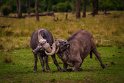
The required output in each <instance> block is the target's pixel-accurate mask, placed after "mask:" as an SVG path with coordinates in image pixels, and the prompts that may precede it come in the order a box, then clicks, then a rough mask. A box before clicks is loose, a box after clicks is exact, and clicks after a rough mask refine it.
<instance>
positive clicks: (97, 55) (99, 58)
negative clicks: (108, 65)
mask: <svg viewBox="0 0 124 83" xmlns="http://www.w3.org/2000/svg"><path fill="white" fill-rule="evenodd" d="M92 52H93V53H94V54H95V55H96V57H97V59H98V60H99V62H100V64H101V67H102V68H103V69H104V68H105V65H104V64H103V62H102V60H101V57H100V54H99V53H98V52H97V50H96V49H93V51H92Z"/></svg>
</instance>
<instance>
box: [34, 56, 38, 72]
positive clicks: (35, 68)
mask: <svg viewBox="0 0 124 83" xmlns="http://www.w3.org/2000/svg"><path fill="white" fill-rule="evenodd" d="M37 60H38V58H37V54H34V72H37Z"/></svg>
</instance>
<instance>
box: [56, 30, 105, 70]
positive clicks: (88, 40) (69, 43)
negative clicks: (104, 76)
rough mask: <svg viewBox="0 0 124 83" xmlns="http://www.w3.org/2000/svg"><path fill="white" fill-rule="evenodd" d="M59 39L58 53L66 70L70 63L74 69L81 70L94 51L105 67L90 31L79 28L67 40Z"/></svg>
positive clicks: (103, 66)
mask: <svg viewBox="0 0 124 83" xmlns="http://www.w3.org/2000/svg"><path fill="white" fill-rule="evenodd" d="M58 41H59V45H58V46H59V50H58V52H57V53H58V56H59V57H60V58H61V60H62V61H63V63H64V70H65V71H67V67H68V65H69V66H71V67H72V70H73V71H79V70H80V67H81V64H82V63H83V61H84V59H85V58H86V57H87V56H88V54H89V53H90V57H92V53H94V54H95V56H96V57H97V59H98V60H99V62H100V64H101V67H102V68H105V65H104V64H103V63H102V60H101V58H100V55H99V53H98V51H97V49H96V45H95V43H94V39H93V36H92V35H91V34H90V33H89V32H88V31H86V30H79V31H78V32H76V33H74V34H73V35H72V36H70V37H69V38H68V39H67V40H58Z"/></svg>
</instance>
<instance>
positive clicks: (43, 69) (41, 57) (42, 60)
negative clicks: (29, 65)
mask: <svg viewBox="0 0 124 83" xmlns="http://www.w3.org/2000/svg"><path fill="white" fill-rule="evenodd" d="M39 59H40V63H41V66H42V71H45V68H44V57H43V56H42V55H39Z"/></svg>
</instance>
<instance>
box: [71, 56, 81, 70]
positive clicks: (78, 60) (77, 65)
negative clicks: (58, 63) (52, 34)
mask: <svg viewBox="0 0 124 83" xmlns="http://www.w3.org/2000/svg"><path fill="white" fill-rule="evenodd" d="M73 64H74V67H73V68H72V70H73V71H80V70H81V68H80V66H81V64H82V59H81V58H79V57H78V58H75V61H74V62H73Z"/></svg>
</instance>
